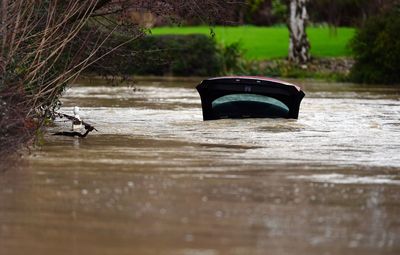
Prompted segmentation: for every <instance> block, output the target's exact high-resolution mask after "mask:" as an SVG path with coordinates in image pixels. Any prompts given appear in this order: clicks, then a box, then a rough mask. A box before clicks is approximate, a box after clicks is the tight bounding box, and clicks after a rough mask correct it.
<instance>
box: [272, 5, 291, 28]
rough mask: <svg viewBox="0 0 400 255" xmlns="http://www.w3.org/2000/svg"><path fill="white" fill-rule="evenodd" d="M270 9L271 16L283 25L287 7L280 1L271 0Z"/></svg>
mask: <svg viewBox="0 0 400 255" xmlns="http://www.w3.org/2000/svg"><path fill="white" fill-rule="evenodd" d="M271 7H272V10H271V14H272V15H274V16H276V17H277V18H278V19H277V22H280V23H285V22H286V19H287V13H288V8H287V5H286V4H285V3H284V2H283V1H282V0H272V2H271Z"/></svg>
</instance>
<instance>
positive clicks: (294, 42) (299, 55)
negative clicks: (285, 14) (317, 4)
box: [288, 0, 311, 64]
mask: <svg viewBox="0 0 400 255" xmlns="http://www.w3.org/2000/svg"><path fill="white" fill-rule="evenodd" d="M307 2H308V0H290V16H289V23H288V27H289V33H290V41H289V61H291V62H294V63H296V64H305V63H307V62H308V61H309V60H310V58H311V56H310V43H309V42H308V39H307V33H306V26H307V20H308V14H307V8H306V4H307Z"/></svg>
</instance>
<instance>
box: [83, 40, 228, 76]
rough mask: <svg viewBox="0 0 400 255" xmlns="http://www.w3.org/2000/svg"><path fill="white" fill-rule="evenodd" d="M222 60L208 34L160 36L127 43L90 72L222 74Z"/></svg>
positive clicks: (94, 66) (182, 74)
mask: <svg viewBox="0 0 400 255" xmlns="http://www.w3.org/2000/svg"><path fill="white" fill-rule="evenodd" d="M114 40H117V41H118V40H121V39H119V38H114ZM220 61H221V60H220V56H219V50H218V48H217V45H216V42H215V41H214V39H213V38H210V37H208V36H206V35H197V34H196V35H157V36H146V37H144V38H141V39H139V40H137V41H135V42H133V43H131V44H129V45H126V46H124V47H123V48H122V49H121V50H120V51H119V52H118V54H112V55H110V56H107V57H105V58H104V59H102V60H101V61H99V62H98V63H96V64H95V65H93V66H92V67H91V69H88V70H87V71H90V72H96V73H99V74H102V75H110V74H112V75H132V74H139V75H178V76H212V75H217V74H220V73H221V71H222V65H221V62H220Z"/></svg>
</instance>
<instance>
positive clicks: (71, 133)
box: [53, 112, 98, 138]
mask: <svg viewBox="0 0 400 255" xmlns="http://www.w3.org/2000/svg"><path fill="white" fill-rule="evenodd" d="M56 116H58V117H59V118H67V119H68V120H70V121H72V122H73V123H81V124H82V125H83V126H84V127H85V130H86V131H85V133H83V134H82V133H80V132H76V131H62V132H57V133H54V134H53V135H58V136H69V137H80V138H84V137H86V136H87V135H88V134H89V133H90V132H92V131H93V130H95V131H97V132H98V130H97V129H96V128H95V127H94V126H92V125H91V124H89V123H87V122H85V121H82V120H80V119H78V118H76V117H74V116H71V115H68V114H65V113H58V112H57V113H56Z"/></svg>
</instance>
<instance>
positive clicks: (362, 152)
mask: <svg viewBox="0 0 400 255" xmlns="http://www.w3.org/2000/svg"><path fill="white" fill-rule="evenodd" d="M197 82H198V80H196V79H194V80H168V79H164V80H157V79H154V80H151V79H145V80H138V81H137V85H136V86H135V89H134V88H133V87H130V86H118V87H110V86H107V84H106V82H105V81H101V80H91V81H89V82H88V81H84V82H83V81H81V82H78V83H77V84H75V85H74V86H73V87H72V88H70V89H68V90H67V91H66V93H65V95H64V97H63V98H62V102H63V106H62V108H61V110H60V111H61V112H64V113H67V114H71V113H72V108H73V106H75V105H78V106H80V108H81V114H80V115H81V117H82V119H84V120H85V121H87V122H89V123H91V124H93V125H94V126H95V127H96V128H97V129H98V130H99V132H93V133H91V134H90V135H89V136H88V137H87V138H86V139H77V138H69V137H57V136H51V135H50V134H51V133H52V132H56V131H67V130H68V129H69V128H70V123H65V122H63V121H62V120H57V121H56V123H55V125H54V126H52V127H50V128H49V130H48V131H49V134H46V135H45V136H44V137H43V142H42V145H41V146H40V147H38V148H34V149H33V150H32V152H31V154H30V155H28V156H25V157H24V158H22V159H21V162H20V164H19V165H18V167H15V169H9V170H7V171H5V172H2V173H0V254H2V255H26V254H33V255H36V254H38V255H39V254H40V255H48V254H52V255H55V254H57V255H58V254H62V255H63V254H68V255H75V254H77V255H78V254H79V255H80V254H138V255H142V254H143V255H145V254H149V255H153V254H154V255H155V254H168V255H222V254H243V255H248V254H295V255H310V254H311V255H313V254H315V255H317V254H318V255H329V254H340V255H346V254H351V255H354V254H356V255H357V254H360V255H369V254H371V255H376V254H400V89H399V87H397V88H396V87H382V86H369V87H363V86H356V85H351V84H335V83H331V84H329V83H321V82H318V81H307V80H302V81H294V82H295V83H298V84H300V85H302V86H303V89H304V90H305V92H306V97H305V98H304V100H303V103H302V105H301V108H300V116H299V119H298V120H286V119H243V120H218V121H207V122H203V121H202V113H201V107H200V98H199V96H198V94H197V92H196V91H195V89H194V87H195V85H196V84H197Z"/></svg>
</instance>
